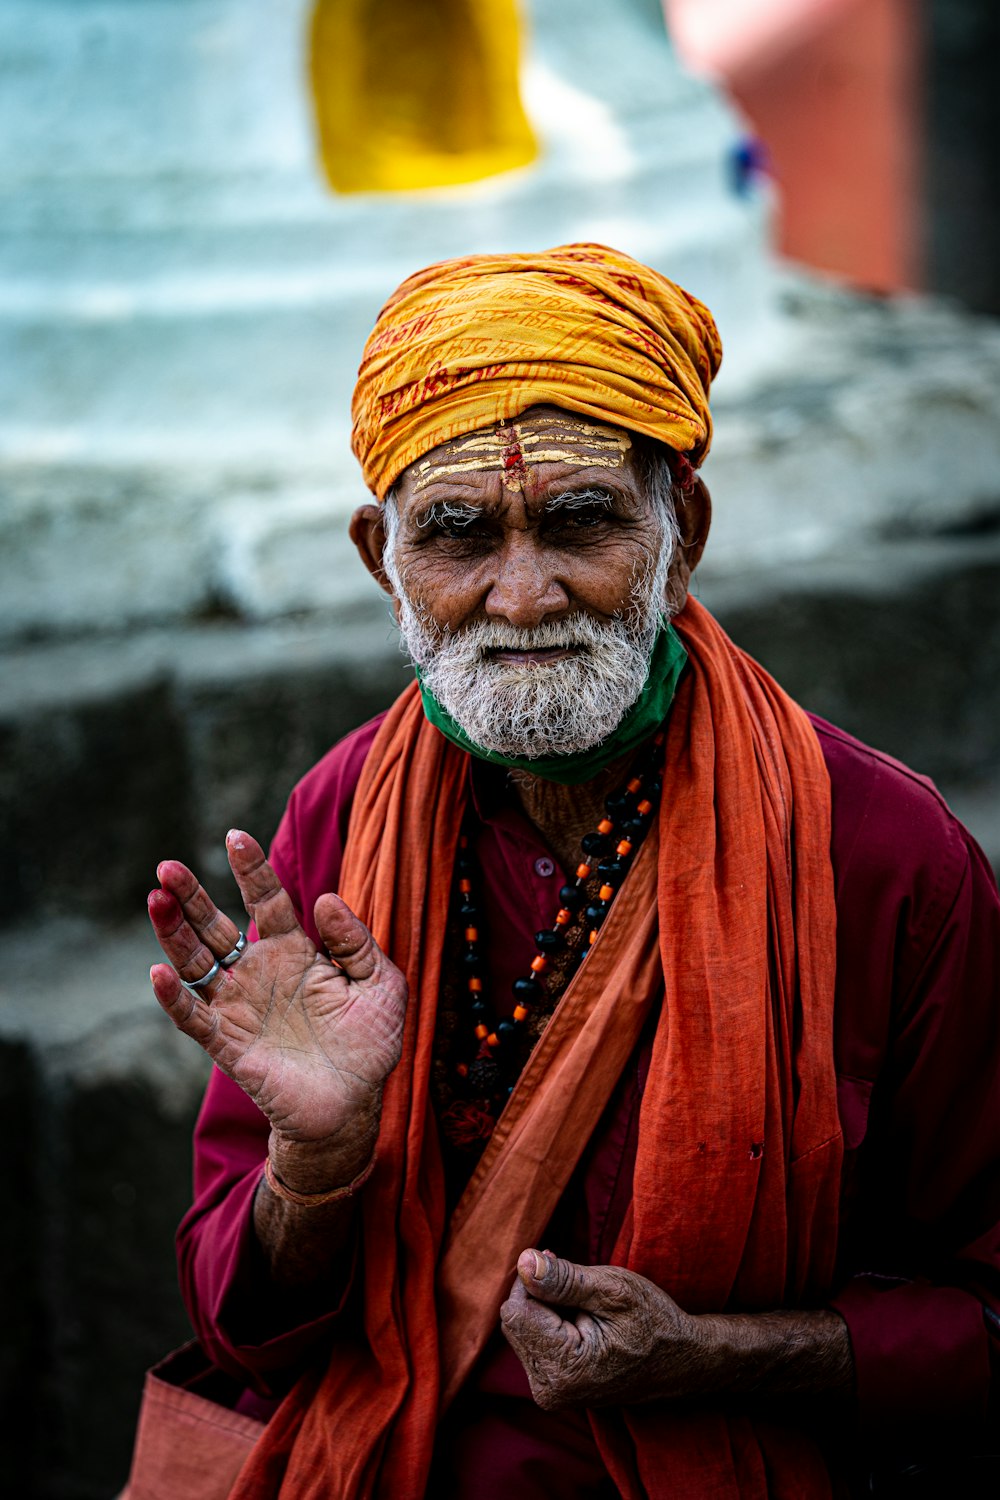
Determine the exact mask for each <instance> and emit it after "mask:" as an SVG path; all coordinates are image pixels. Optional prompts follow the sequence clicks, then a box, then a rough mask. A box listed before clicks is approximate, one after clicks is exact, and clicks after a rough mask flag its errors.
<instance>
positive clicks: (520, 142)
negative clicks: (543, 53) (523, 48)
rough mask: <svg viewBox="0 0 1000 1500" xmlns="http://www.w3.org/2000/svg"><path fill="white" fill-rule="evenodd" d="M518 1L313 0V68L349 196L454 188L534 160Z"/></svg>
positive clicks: (341, 188)
mask: <svg viewBox="0 0 1000 1500" xmlns="http://www.w3.org/2000/svg"><path fill="white" fill-rule="evenodd" d="M519 37H520V26H519V21H518V14H517V5H516V0H317V3H316V6H315V9H314V11H313V19H312V46H311V52H310V71H311V76H312V88H313V98H314V103H315V109H316V120H317V125H318V127H319V139H320V149H321V152H322V157H323V165H324V168H325V170H326V175H327V177H328V178H329V180H330V183H331V185H332V186H333V187H334V188H336V190H337V191H338V192H341V193H357V192H367V191H383V192H396V191H399V190H405V189H408V188H429V187H446V186H448V185H450V184H452V183H460V182H475V181H478V179H480V178H482V177H490V176H493V175H494V174H495V173H497V172H505V171H507V170H509V169H510V168H511V167H521V166H524V165H525V164H526V163H528V162H530V161H533V160H534V157H535V155H536V146H535V139H534V136H533V135H532V132H531V126H530V125H529V124H528V121H527V118H526V116H525V113H524V110H523V108H522V106H521V98H520V94H519V92H518V54H519Z"/></svg>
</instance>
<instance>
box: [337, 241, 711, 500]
mask: <svg viewBox="0 0 1000 1500" xmlns="http://www.w3.org/2000/svg"><path fill="white" fill-rule="evenodd" d="M721 358H722V345H721V343H720V341H719V334H718V330H717V329H716V326H715V323H714V321H713V319H712V315H711V313H710V312H709V311H708V308H707V307H704V306H703V305H702V303H700V302H699V301H698V300H697V299H696V298H695V297H692V296H690V295H689V293H687V292H685V291H684V290H683V289H682V288H681V287H679V286H676V285H675V284H674V282H672V281H668V280H667V278H666V277H665V276H661V275H660V274H659V272H657V271H651V270H650V269H649V267H648V266H644V265H641V264H640V263H639V261H636V260H632V259H631V257H630V256H628V255H623V254H621V252H620V251H617V250H609V249H608V248H607V247H606V246H604V245H561V246H560V247H559V248H557V249H555V250H547V251H542V252H541V253H539V254H537V255H470V256H466V257H464V258H463V259H461V260H448V261H441V262H440V263H439V264H438V265H434V266H428V267H427V269H426V270H425V271H418V272H417V273H416V275H414V276H410V277H408V278H407V279H406V281H404V282H403V284H402V286H401V287H400V288H399V289H398V291H396V292H395V293H394V294H393V296H391V297H390V298H389V301H388V302H387V303H386V304H385V307H383V309H382V311H381V312H380V313H379V316H378V320H377V321H376V324H375V327H374V329H373V330H372V333H371V336H370V337H369V339H368V342H367V344H366V345H365V352H364V356H363V358H362V361H361V369H360V370H359V372H358V383H357V385H356V387H355V390H354V401H353V403H352V408H351V411H352V416H353V418H354V431H353V435H352V446H353V448H354V452H355V453H356V455H357V457H358V460H359V462H360V464H361V467H362V470H363V471H364V476H365V482H366V483H367V485H368V487H369V489H371V490H372V491H373V492H374V493H375V494H377V495H378V496H379V498H380V499H381V498H383V497H384V495H385V493H386V491H387V490H388V489H389V487H390V485H391V484H392V483H393V481H394V480H395V479H396V478H397V477H398V476H399V474H401V473H402V471H403V470H404V469H405V468H407V467H408V466H409V465H410V464H411V463H413V461H414V460H415V459H417V458H420V457H421V456H422V455H423V454H425V453H427V452H428V451H429V450H430V449H431V448H436V447H437V445H438V444H439V443H444V442H447V441H448V440H449V439H450V438H454V437H459V436H461V435H462V434H464V433H467V432H475V431H477V430H478V429H479V428H482V427H491V426H493V425H494V424H495V423H497V422H499V421H501V420H504V421H509V420H510V419H511V418H513V417H516V416H518V415H519V414H520V413H521V412H523V411H525V410H527V408H528V407H529V406H536V405H540V404H543V403H545V404H548V405H552V406H559V407H563V408H565V409H566V410H568V411H574V412H578V413H580V414H581V415H583V416H586V417H593V418H596V419H597V420H599V421H605V422H610V423H612V424H614V425H617V426H619V427H625V428H628V429H629V430H630V431H632V432H642V433H645V434H646V435H647V437H651V438H655V439H657V440H658V441H659V442H661V443H666V444H667V445H668V447H671V448H673V449H675V450H676V451H677V452H678V453H685V454H687V455H688V457H689V459H690V461H691V463H692V464H693V465H694V466H695V467H697V466H698V465H699V464H700V463H701V461H702V459H703V458H704V456H705V454H706V453H707V452H708V447H709V443H710V442H711V437H712V421H711V417H710V416H709V412H708V388H709V385H710V384H711V381H712V378H713V376H714V375H715V374H716V372H717V370H718V368H719V363H720V360H721Z"/></svg>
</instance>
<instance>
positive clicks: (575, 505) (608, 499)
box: [544, 485, 614, 516]
mask: <svg viewBox="0 0 1000 1500" xmlns="http://www.w3.org/2000/svg"><path fill="white" fill-rule="evenodd" d="M613 505H614V496H613V494H612V493H611V491H610V490H605V489H601V488H600V487H599V486H595V485H588V487H587V488H586V489H583V490H563V491H562V493H561V494H559V495H553V496H552V498H551V499H550V500H546V502H545V510H544V514H545V515H547V516H550V515H552V513H553V512H554V511H559V510H590V509H592V508H593V507H595V506H597V507H599V508H600V509H601V510H610V509H611V508H612V506H613Z"/></svg>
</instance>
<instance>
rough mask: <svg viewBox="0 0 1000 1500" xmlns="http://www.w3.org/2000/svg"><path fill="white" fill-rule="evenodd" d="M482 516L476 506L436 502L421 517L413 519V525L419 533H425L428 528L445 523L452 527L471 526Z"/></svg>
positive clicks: (443, 501) (480, 510)
mask: <svg viewBox="0 0 1000 1500" xmlns="http://www.w3.org/2000/svg"><path fill="white" fill-rule="evenodd" d="M482 514H483V512H482V509H481V508H480V506H478V505H466V504H460V503H456V501H454V500H436V501H435V502H434V504H433V505H429V506H428V507H427V509H426V510H425V511H424V512H423V514H422V515H419V516H417V517H416V518H415V524H416V525H417V526H419V528H420V530H421V531H425V530H426V529H427V527H428V526H440V525H441V524H442V522H446V521H447V522H449V523H450V524H451V525H452V526H471V525H472V523H473V522H474V521H478V520H479V519H480V518H481V516H482Z"/></svg>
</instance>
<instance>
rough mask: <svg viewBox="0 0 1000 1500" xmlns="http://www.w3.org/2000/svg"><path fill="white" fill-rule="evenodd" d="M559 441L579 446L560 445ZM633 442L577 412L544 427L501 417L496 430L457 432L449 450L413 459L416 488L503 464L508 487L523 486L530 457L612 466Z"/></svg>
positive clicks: (615, 466) (619, 464)
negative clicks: (532, 428) (528, 426)
mask: <svg viewBox="0 0 1000 1500" xmlns="http://www.w3.org/2000/svg"><path fill="white" fill-rule="evenodd" d="M560 441H562V442H568V443H570V444H573V445H574V446H572V447H562V446H559V444H560ZM546 444H552V445H553V446H550V447H547V446H544V445H546ZM631 447H632V441H631V439H630V437H629V435H628V433H627V432H623V431H622V430H621V429H620V428H616V427H606V426H604V425H603V424H602V423H599V422H587V421H583V420H579V421H577V420H575V419H574V418H572V417H566V418H552V419H551V420H550V421H547V422H546V424H545V431H544V432H532V431H530V430H529V431H527V432H525V431H524V429H523V428H518V427H517V426H515V425H514V424H513V423H510V424H508V423H499V424H498V425H497V427H496V428H494V430H493V431H492V432H473V433H470V434H469V435H468V436H467V437H462V438H456V439H455V440H454V441H453V442H451V443H449V444H448V452H447V455H444V454H442V455H441V456H440V457H438V458H424V459H421V460H420V461H419V462H418V463H416V464H415V465H414V474H415V478H414V484H413V488H414V490H415V491H418V492H419V491H420V490H422V489H426V487H427V486H428V485H429V484H433V483H435V482H436V481H438V480H440V479H442V478H447V477H448V476H450V475H453V474H463V473H472V472H483V471H486V470H490V469H501V470H503V471H504V481H505V484H506V485H507V488H509V489H519V488H520V484H521V480H522V479H523V478H524V477H525V473H524V466H525V464H527V463H529V462H530V463H535V464H542V463H563V464H566V465H567V466H568V467H570V468H576V469H586V468H589V467H590V466H591V465H592V464H594V463H595V462H598V463H600V464H602V465H603V466H604V467H605V468H608V469H620V468H621V467H622V465H623V464H624V462H625V458H626V455H627V454H628V452H629V450H630V449H631Z"/></svg>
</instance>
